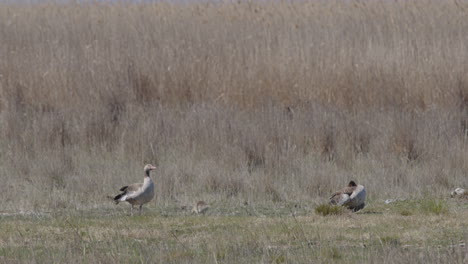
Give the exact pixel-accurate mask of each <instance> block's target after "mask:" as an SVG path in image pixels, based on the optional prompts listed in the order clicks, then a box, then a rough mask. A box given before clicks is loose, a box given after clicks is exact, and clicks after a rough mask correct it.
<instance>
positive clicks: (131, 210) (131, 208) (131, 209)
mask: <svg viewBox="0 0 468 264" xmlns="http://www.w3.org/2000/svg"><path fill="white" fill-rule="evenodd" d="M130 215H131V216H133V204H132V207H130Z"/></svg>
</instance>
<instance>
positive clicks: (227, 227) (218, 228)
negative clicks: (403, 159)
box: [0, 200, 468, 263]
mask: <svg viewBox="0 0 468 264" xmlns="http://www.w3.org/2000/svg"><path fill="white" fill-rule="evenodd" d="M467 205H468V204H467V203H466V201H465V202H462V201H455V200H451V201H446V200H432V201H429V202H428V201H425V200H411V201H398V202H395V203H393V204H389V205H385V204H383V203H382V202H377V203H373V204H372V205H370V206H368V207H367V208H366V209H364V210H363V211H361V212H359V213H351V212H343V213H342V214H340V215H334V216H319V215H317V214H316V213H314V210H313V206H311V205H300V204H270V205H265V206H260V207H256V206H255V207H254V206H250V205H244V206H237V207H228V206H226V204H217V205H214V206H213V207H212V208H210V210H209V211H208V212H207V214H206V215H198V216H196V215H190V214H189V213H188V212H187V211H184V210H181V209H180V208H176V207H157V208H156V207H150V208H149V209H147V210H145V212H144V214H143V215H142V216H134V217H130V216H128V215H126V214H128V211H127V209H128V207H126V208H125V210H124V209H123V208H121V209H115V208H100V209H99V210H97V209H95V210H86V211H55V212H51V213H42V214H31V215H10V216H5V215H2V216H0V224H1V226H2V229H1V231H0V245H1V247H0V262H2V263H64V262H67V263H116V262H119V263H194V262H195V263H292V262H293V263H362V262H365V263H376V262H378V263H408V262H413V263H423V262H424V263H466V262H467V261H468V249H467V247H466V241H467V239H468V206H467ZM226 208H229V209H226ZM441 208H442V210H441ZM124 211H125V212H124Z"/></svg>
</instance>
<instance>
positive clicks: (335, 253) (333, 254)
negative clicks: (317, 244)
mask: <svg viewBox="0 0 468 264" xmlns="http://www.w3.org/2000/svg"><path fill="white" fill-rule="evenodd" d="M323 254H324V256H325V257H327V258H330V259H334V260H338V259H342V258H343V254H341V252H340V250H339V249H337V248H336V247H332V248H329V249H326V251H325V252H323Z"/></svg>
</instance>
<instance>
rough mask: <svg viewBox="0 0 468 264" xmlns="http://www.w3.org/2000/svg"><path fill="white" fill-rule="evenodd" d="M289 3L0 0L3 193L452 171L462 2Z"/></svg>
mask: <svg viewBox="0 0 468 264" xmlns="http://www.w3.org/2000/svg"><path fill="white" fill-rule="evenodd" d="M305 2H306V3H304V2H301V1H298V2H274V3H272V2H269V1H266V2H258V3H256V2H240V3H185V4H180V3H179V4H178V3H139V4H129V3H127V4H125V3H115V4H109V3H92V4H72V3H70V4H54V3H43V4H26V5H24V4H0V124H1V126H0V133H1V139H0V146H1V150H2V151H1V152H0V175H1V179H2V183H1V184H0V193H2V201H3V205H2V207H3V208H9V209H13V208H15V209H21V208H24V209H31V208H36V209H44V208H60V207H81V206H90V205H99V204H102V203H104V202H105V198H104V197H105V195H107V194H111V193H112V191H113V190H114V189H116V188H117V187H120V185H122V184H124V183H128V182H129V181H138V180H141V179H140V178H141V174H142V173H141V170H142V167H143V165H144V163H147V162H151V163H153V162H157V163H158V164H159V165H160V169H159V171H157V172H156V173H155V180H156V182H157V183H158V185H157V189H158V192H157V193H158V194H157V196H158V197H157V198H158V199H159V200H158V203H165V202H171V201H173V200H176V201H180V202H186V201H192V200H194V199H199V198H205V199H208V200H209V199H218V200H227V201H232V200H249V201H252V202H262V201H268V200H273V201H291V200H305V201H307V200H311V199H312V200H313V199H325V197H327V195H328V194H329V193H330V192H331V191H332V190H333V189H335V188H337V187H341V186H342V185H343V184H345V183H346V182H347V181H348V180H349V179H350V178H353V179H355V180H357V181H358V182H360V183H362V184H364V185H366V186H367V188H368V193H369V196H370V198H371V199H376V198H378V199H380V198H384V197H389V198H393V197H395V196H404V197H412V196H423V195H426V194H430V195H445V194H446V193H447V190H448V189H451V188H453V187H456V186H465V187H466V186H467V185H468V177H467V173H468V145H467V139H468V74H467V73H468V64H467V58H468V20H467V19H466V16H467V13H468V3H467V2H466V1H437V0H427V1H398V2H396V1H369V2H362V1H313V2H308V1H305ZM18 194H20V195H18Z"/></svg>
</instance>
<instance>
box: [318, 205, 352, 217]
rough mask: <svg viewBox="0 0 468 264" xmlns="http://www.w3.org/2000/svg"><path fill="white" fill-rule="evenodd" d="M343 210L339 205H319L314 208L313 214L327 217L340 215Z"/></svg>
mask: <svg viewBox="0 0 468 264" xmlns="http://www.w3.org/2000/svg"><path fill="white" fill-rule="evenodd" d="M344 211H345V209H344V208H343V207H342V206H339V205H330V204H321V205H319V206H317V207H316V208H315V213H317V214H319V215H322V216H327V215H341V214H343V213H344Z"/></svg>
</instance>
